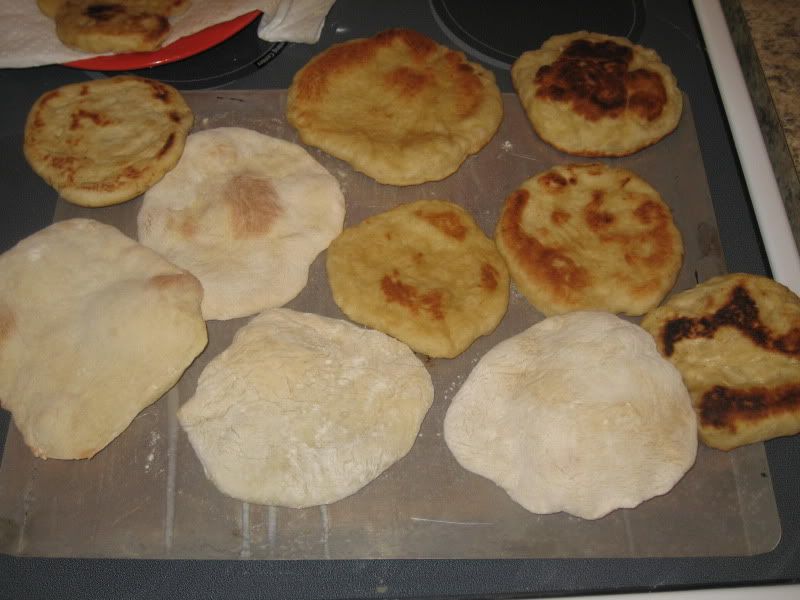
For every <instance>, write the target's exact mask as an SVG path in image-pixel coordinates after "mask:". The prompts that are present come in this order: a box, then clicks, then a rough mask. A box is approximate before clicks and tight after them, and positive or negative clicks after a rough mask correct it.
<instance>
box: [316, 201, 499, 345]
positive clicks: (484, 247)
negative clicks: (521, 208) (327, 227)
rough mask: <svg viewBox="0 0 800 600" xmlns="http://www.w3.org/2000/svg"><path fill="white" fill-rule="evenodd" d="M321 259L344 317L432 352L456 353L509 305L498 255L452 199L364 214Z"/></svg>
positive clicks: (493, 324) (495, 321)
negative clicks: (371, 214) (324, 257)
mask: <svg viewBox="0 0 800 600" xmlns="http://www.w3.org/2000/svg"><path fill="white" fill-rule="evenodd" d="M326 264H327V270H328V280H329V282H330V285H331V290H332V291H333V299H334V300H335V301H336V304H337V305H338V306H339V307H340V308H341V309H342V311H343V312H344V313H345V314H346V315H347V316H348V317H350V318H351V319H353V320H354V321H357V322H359V323H364V324H366V325H369V326H370V327H374V328H376V329H379V330H380V331H383V332H385V333H388V334H389V335H392V336H394V337H396V338H398V339H399V340H402V341H404V342H405V343H407V344H408V345H409V346H411V347H412V348H413V349H414V350H416V351H417V352H421V353H423V354H427V355H428V356H432V357H447V358H452V357H454V356H457V355H458V354H460V353H461V352H463V351H464V350H465V349H466V348H467V347H468V346H469V345H470V344H472V342H473V341H474V340H475V339H476V338H478V337H479V336H481V335H486V334H488V333H490V332H491V331H493V330H494V328H495V327H496V326H497V324H498V323H499V322H500V319H502V318H503V315H504V314H505V312H506V309H507V307H508V288H509V276H508V269H507V268H506V266H505V263H504V261H503V258H502V257H501V256H500V254H499V253H498V251H497V248H496V247H495V245H494V243H493V242H492V241H491V240H490V239H489V238H487V237H486V235H484V233H483V231H481V229H480V227H478V225H477V223H475V220H474V219H473V218H472V216H470V214H469V213H468V212H467V211H465V210H464V209H463V208H461V207H460V206H458V205H456V204H453V203H452V202H447V201H443V200H419V201H417V202H410V203H407V204H402V205H400V206H398V207H397V208H394V209H392V210H390V211H387V212H384V213H381V214H378V215H374V216H372V217H369V218H367V219H366V220H364V221H363V222H362V223H360V224H359V225H357V226H355V227H352V228H349V229H347V230H345V231H344V232H343V233H342V234H341V235H340V236H339V237H338V238H336V240H334V242H333V243H332V244H331V247H330V248H329V249H328V254H327V263H326Z"/></svg>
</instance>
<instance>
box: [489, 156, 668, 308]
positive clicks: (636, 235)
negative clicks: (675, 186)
mask: <svg viewBox="0 0 800 600" xmlns="http://www.w3.org/2000/svg"><path fill="white" fill-rule="evenodd" d="M495 239H496V241H497V247H498V249H499V250H500V253H501V254H502V255H503V257H504V258H505V259H506V262H507V263H508V267H509V270H510V271H511V276H512V278H513V279H514V282H515V284H516V285H517V287H518V288H519V290H520V291H521V292H522V293H523V294H524V295H525V297H526V298H527V299H528V300H529V301H530V302H531V304H533V305H534V306H535V307H536V308H537V309H539V310H540V311H541V312H542V313H544V314H545V315H553V314H558V313H565V312H569V311H573V310H582V309H596V310H606V311H609V312H615V313H625V314H629V315H641V314H643V313H645V312H647V311H648V310H650V309H651V308H653V307H654V306H656V305H657V304H658V303H659V302H660V301H661V299H662V298H663V297H664V296H665V295H666V293H667V292H668V291H669V290H670V289H671V288H672V286H673V285H674V283H675V279H676V278H677V275H678V272H679V270H680V267H681V263H682V261H683V242H682V240H681V235H680V233H679V231H678V229H677V227H675V224H674V223H673V221H672V213H671V211H670V209H669V207H668V206H667V205H666V204H665V203H664V201H663V200H662V199H661V196H660V195H659V194H658V192H656V190H654V189H653V188H652V187H651V186H650V185H649V184H648V183H647V182H645V181H644V180H643V179H641V178H640V177H638V176H637V175H636V174H634V173H633V172H631V171H628V170H626V169H620V168H616V167H610V166H605V165H601V164H589V165H566V166H557V167H553V168H552V169H550V170H549V171H545V172H544V173H540V174H538V175H536V176H535V177H532V178H531V179H528V180H527V181H525V182H524V183H522V185H521V186H520V187H519V188H518V189H517V190H515V191H514V192H512V193H511V194H510V195H509V196H508V198H506V201H505V205H504V207H503V212H502V214H501V215H500V219H499V221H498V224H497V228H496V231H495Z"/></svg>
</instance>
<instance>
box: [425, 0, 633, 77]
mask: <svg viewBox="0 0 800 600" xmlns="http://www.w3.org/2000/svg"><path fill="white" fill-rule="evenodd" d="M431 8H432V9H433V15H434V18H435V19H436V20H437V22H438V24H439V26H440V27H441V28H442V30H443V31H444V32H445V34H447V36H448V37H450V39H451V40H453V42H454V43H455V44H457V45H458V46H460V47H461V49H462V50H463V51H465V52H467V53H468V54H472V55H473V56H474V57H476V58H478V59H479V60H481V61H483V62H485V63H487V64H489V65H491V66H493V67H496V68H500V69H508V68H510V67H511V65H512V64H513V62H514V61H515V60H516V59H517V58H518V57H519V55H520V54H522V53H523V52H525V51H526V50H535V49H536V48H538V47H540V46H541V45H542V44H543V43H544V42H545V40H547V39H548V38H549V37H551V36H553V35H556V34H560V33H572V32H573V31H580V30H582V29H585V30H587V31H593V32H597V33H605V34H608V35H617V36H622V37H626V38H628V39H629V40H631V41H632V42H636V41H638V39H639V36H640V35H641V33H642V29H643V28H644V22H645V8H644V0H605V1H604V2H597V0H558V2H557V3H555V2H531V1H528V2H521V1H519V0H495V1H494V2H491V3H486V2H485V1H484V0H431ZM488 12H491V18H487V13H488Z"/></svg>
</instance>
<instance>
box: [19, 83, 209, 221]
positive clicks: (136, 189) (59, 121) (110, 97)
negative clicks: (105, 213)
mask: <svg viewBox="0 0 800 600" xmlns="http://www.w3.org/2000/svg"><path fill="white" fill-rule="evenodd" d="M193 120H194V117H193V115H192V111H191V109H190V108H189V106H188V105H187V104H186V102H185V101H184V99H183V97H182V96H181V95H180V93H179V92H178V91H177V90H176V89H175V88H173V87H171V86H169V85H166V84H163V83H160V82H157V81H152V80H150V79H144V78H141V77H131V76H127V75H123V76H119V77H112V78H109V79H96V80H93V81H87V82H85V83H75V84H70V85H65V86H63V87H60V88H57V89H55V90H52V91H50V92H47V93H46V94H44V95H42V96H41V97H40V98H39V99H38V100H37V101H36V102H35V103H34V105H33V107H32V108H31V111H30V113H29V114H28V119H27V122H26V124H25V140H24V144H23V149H24V151H25V158H26V159H27V160H28V162H29V163H30V165H31V167H32V168H33V170H34V171H36V173H37V174H38V175H40V176H41V177H42V178H43V179H44V180H45V181H46V182H47V183H49V184H50V185H52V186H53V187H54V188H55V189H56V190H58V192H59V193H60V194H61V196H62V197H63V198H64V199H65V200H68V201H69V202H72V203H73V204H78V205H81V206H108V205H111V204H118V203H120V202H125V201H126V200H130V199H131V198H134V197H136V196H138V195H139V194H141V193H142V192H144V191H145V190H146V189H147V188H149V187H150V186H151V185H153V184H154V183H155V182H156V181H158V180H159V179H161V177H163V176H164V173H166V172H167V171H169V170H170V169H171V168H172V167H174V166H175V163H177V162H178V159H179V158H180V156H181V152H183V144H184V141H185V140H186V136H187V135H188V133H189V129H190V128H191V126H192V121H193Z"/></svg>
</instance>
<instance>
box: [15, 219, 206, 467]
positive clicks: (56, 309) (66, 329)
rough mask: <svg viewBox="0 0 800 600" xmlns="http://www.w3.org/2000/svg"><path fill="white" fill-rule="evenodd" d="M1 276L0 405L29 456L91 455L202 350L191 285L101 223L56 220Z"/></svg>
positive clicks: (195, 289) (197, 292)
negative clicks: (17, 431)
mask: <svg viewBox="0 0 800 600" xmlns="http://www.w3.org/2000/svg"><path fill="white" fill-rule="evenodd" d="M0 274H1V275H2V276H0V402H2V405H3V408H6V409H8V410H9V411H11V414H12V415H13V418H14V423H15V424H16V425H17V427H18V428H19V430H20V431H21V433H22V435H23V438H24V440H25V443H26V444H27V445H28V446H29V447H30V448H31V449H32V451H33V453H34V454H35V455H36V456H38V457H41V458H62V459H79V458H90V457H92V456H93V455H94V454H96V453H97V452H99V451H100V450H102V449H103V448H104V447H105V446H106V445H108V444H109V443H110V442H111V441H112V440H113V439H114V438H115V437H117V436H118V435H119V434H120V433H122V431H123V430H125V428H126V427H127V426H128V425H129V424H130V422H131V421H132V420H133V418H134V417H135V416H136V415H137V414H138V413H139V412H140V411H141V410H142V409H143V408H145V407H146V406H148V405H150V404H151V403H153V402H155V401H156V400H157V399H158V398H159V397H161V396H162V395H163V394H164V393H165V392H166V391H167V390H169V389H170V388H171V387H172V386H173V385H174V384H175V383H176V382H177V380H178V379H179V378H180V376H181V374H182V373H183V371H184V369H186V367H188V366H189V364H190V363H191V362H192V360H193V359H194V358H195V356H197V355H198V354H199V353H200V352H201V351H202V349H203V348H204V347H205V345H206V341H207V337H206V327H205V322H204V321H203V318H202V315H201V313H200V300H201V298H202V288H201V286H200V283H199V282H198V281H197V280H196V279H195V278H194V277H193V276H192V275H190V274H189V273H187V272H185V271H183V270H182V269H179V268H177V267H175V266H174V265H172V264H170V263H168V262H167V261H166V260H164V259H163V258H162V257H160V256H158V255H157V254H156V253H155V252H153V251H152V250H150V249H148V248H145V247H144V246H141V245H139V244H137V243H136V242H135V241H133V240H131V239H130V238H128V237H126V236H125V235H123V234H122V233H120V232H119V231H118V230H117V229H115V228H114V227H111V226H110V225H104V224H101V223H98V222H97V221H93V220H88V219H72V220H68V221H61V222H58V223H55V224H53V225H51V226H49V227H47V228H45V229H43V230H41V231H39V232H37V233H35V234H33V235H31V236H30V237H28V238H26V239H24V240H22V241H21V242H19V244H17V245H16V246H15V247H13V248H12V249H11V250H8V251H7V252H6V253H4V254H3V255H1V256H0Z"/></svg>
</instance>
